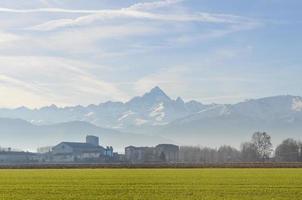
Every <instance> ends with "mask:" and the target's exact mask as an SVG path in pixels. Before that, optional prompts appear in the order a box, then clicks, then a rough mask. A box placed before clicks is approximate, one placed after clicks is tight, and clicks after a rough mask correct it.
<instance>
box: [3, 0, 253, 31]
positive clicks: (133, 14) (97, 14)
mask: <svg viewBox="0 0 302 200" xmlns="http://www.w3.org/2000/svg"><path fill="white" fill-rule="evenodd" d="M180 2H182V0H165V1H155V2H145V3H137V4H134V5H131V6H129V7H126V8H121V9H104V10H69V9H61V8H41V9H31V10H14V9H7V8H0V12H1V11H2V12H16V13H18V12H20V13H23V12H24V13H32V12H48V13H76V14H85V15H84V16H79V17H76V18H63V19H56V20H50V21H47V22H45V23H42V24H38V25H35V26H32V27H29V28H27V29H28V30H34V31H51V30H56V29H59V28H64V27H75V26H84V25H89V24H93V23H95V22H98V21H102V22H105V21H107V20H113V19H138V20H155V21H163V22H200V23H222V24H246V23H252V22H255V20H253V19H249V18H245V17H241V16H236V15H229V14H220V13H207V12H198V13H173V12H172V13H171V11H167V12H163V13H158V12H154V10H156V9H157V8H167V7H169V6H170V5H173V4H177V3H180ZM150 11H152V12H150Z"/></svg>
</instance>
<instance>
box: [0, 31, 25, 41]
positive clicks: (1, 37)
mask: <svg viewBox="0 0 302 200" xmlns="http://www.w3.org/2000/svg"><path fill="white" fill-rule="evenodd" d="M18 39H20V37H19V36H17V35H15V34H11V33H6V32H1V31H0V43H6V42H13V41H17V40H18Z"/></svg>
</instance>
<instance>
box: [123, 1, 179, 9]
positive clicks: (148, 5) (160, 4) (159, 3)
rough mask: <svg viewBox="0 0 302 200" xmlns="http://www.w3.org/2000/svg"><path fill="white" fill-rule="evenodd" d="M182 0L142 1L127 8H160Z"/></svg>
mask: <svg viewBox="0 0 302 200" xmlns="http://www.w3.org/2000/svg"><path fill="white" fill-rule="evenodd" d="M183 1H184V0H164V1H154V2H144V3H137V4H134V5H132V6H130V7H128V8H127V9H128V10H151V9H155V8H162V7H166V6H170V5H173V4H177V3H180V2H183Z"/></svg>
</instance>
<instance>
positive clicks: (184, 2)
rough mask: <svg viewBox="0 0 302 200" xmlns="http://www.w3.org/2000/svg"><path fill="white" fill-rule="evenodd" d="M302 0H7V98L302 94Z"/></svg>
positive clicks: (3, 40) (2, 11)
mask: <svg viewBox="0 0 302 200" xmlns="http://www.w3.org/2000/svg"><path fill="white" fill-rule="evenodd" d="M301 9H302V2H301V1H300V0H289V1H284V0H253V1H242V0H228V1H226V0H224V1H222V0H158V1H156V0H149V1H137V0H89V1H87V0H73V1H71V0H27V1H21V0H1V1H0V106H1V107H18V106H21V105H25V106H29V107H40V106H44V105H49V104H57V105H59V106H66V105H77V104H83V105H87V104H90V103H94V104H98V103H100V102H104V101H107V100H121V101H127V100H128V99H129V98H131V97H132V96H135V95H141V94H143V93H144V92H146V91H148V90H149V89H151V88H153V87H154V86H156V85H158V86H160V87H161V88H162V89H163V90H165V91H166V92H167V93H168V94H169V95H170V96H172V97H173V98H176V97H177V96H181V97H183V98H184V99H185V100H190V99H195V100H199V101H201V102H204V103H212V102H216V103H235V102H239V101H242V100H245V99H250V98H258V97H264V96H271V95H281V94H292V95H302V89H301V85H302V79H301V74H302V67H301V63H302V58H301V52H302V40H301V35H302V26H301V25H302V13H301Z"/></svg>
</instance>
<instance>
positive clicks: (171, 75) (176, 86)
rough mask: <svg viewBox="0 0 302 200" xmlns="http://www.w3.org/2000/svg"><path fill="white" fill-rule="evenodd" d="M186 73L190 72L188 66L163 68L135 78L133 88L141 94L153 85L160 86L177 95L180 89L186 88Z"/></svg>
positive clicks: (187, 82)
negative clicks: (137, 78)
mask: <svg viewBox="0 0 302 200" xmlns="http://www.w3.org/2000/svg"><path fill="white" fill-rule="evenodd" d="M188 73H190V69H189V68H188V67H180V66H178V67H177V66H176V67H167V68H163V69H161V70H159V71H157V72H154V73H152V74H149V75H147V76H144V77H142V78H140V79H139V80H137V81H136V82H135V83H134V89H135V91H136V92H137V93H139V94H142V93H145V92H146V91H149V90H150V89H152V88H153V87H154V86H160V87H161V88H163V89H164V90H167V91H169V92H170V94H172V95H178V94H179V92H180V91H183V90H185V89H186V88H188V84H189V81H188V80H187V79H186V78H185V77H186V74H188ZM177 93H178V94H177Z"/></svg>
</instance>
